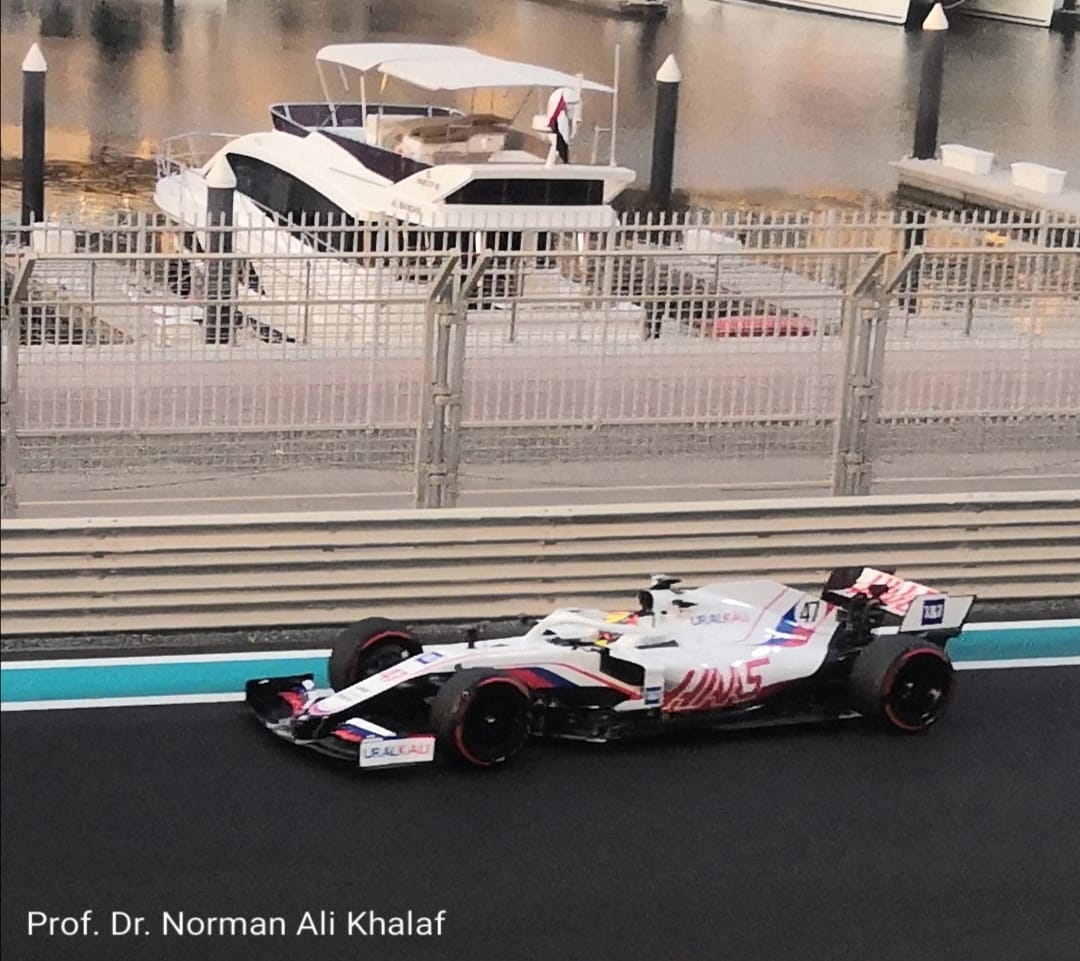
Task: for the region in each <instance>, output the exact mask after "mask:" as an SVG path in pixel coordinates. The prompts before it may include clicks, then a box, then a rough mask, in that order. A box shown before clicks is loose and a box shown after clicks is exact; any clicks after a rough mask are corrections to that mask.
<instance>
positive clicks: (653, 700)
mask: <svg viewBox="0 0 1080 961" xmlns="http://www.w3.org/2000/svg"><path fill="white" fill-rule="evenodd" d="M662 692H663V688H662V687H647V688H645V705H646V707H654V706H655V705H657V704H659V703H660V695H661V693H662Z"/></svg>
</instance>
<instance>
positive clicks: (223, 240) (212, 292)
mask: <svg viewBox="0 0 1080 961" xmlns="http://www.w3.org/2000/svg"><path fill="white" fill-rule="evenodd" d="M235 191H236V175H235V174H234V173H233V170H232V165H231V164H230V163H229V161H228V160H226V159H225V158H224V157H219V158H218V160H217V162H216V163H215V164H214V166H213V167H211V168H210V172H209V173H208V174H207V176H206V225H207V234H208V235H209V240H210V243H209V253H211V254H231V253H232V248H233V243H232V230H231V228H232V223H233V194H234V193H235ZM232 276H233V270H232V265H231V264H230V263H229V261H228V260H227V259H222V260H218V259H216V258H215V259H212V260H211V261H210V262H209V264H208V266H207V270H206V278H207V280H206V300H207V305H206V323H205V325H204V327H205V340H206V343H208V344H227V343H229V338H230V336H231V332H232V308H231V301H232V297H233V289H232Z"/></svg>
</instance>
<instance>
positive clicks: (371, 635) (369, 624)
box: [326, 617, 422, 691]
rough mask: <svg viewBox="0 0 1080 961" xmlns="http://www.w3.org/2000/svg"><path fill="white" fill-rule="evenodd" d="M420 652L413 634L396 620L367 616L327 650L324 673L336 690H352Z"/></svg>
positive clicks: (344, 631) (342, 634) (351, 626)
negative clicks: (327, 655)
mask: <svg viewBox="0 0 1080 961" xmlns="http://www.w3.org/2000/svg"><path fill="white" fill-rule="evenodd" d="M421 650H422V647H421V645H420V642H419V641H418V640H417V639H416V638H415V637H414V636H413V634H412V632H411V631H410V630H409V629H408V628H407V627H406V626H405V625H404V624H401V623H400V622H398V621H392V620H390V619H389V618H386V617H368V618H365V619H364V620H362V621H357V623H355V624H350V625H349V626H348V627H346V628H345V630H343V631H342V632H341V633H340V634H339V635H338V636H337V639H336V640H335V641H334V644H333V647H332V648H331V649H330V658H329V660H328V661H327V664H326V672H327V674H328V675H329V677H330V686H331V687H332V688H333V689H334V690H335V691H340V690H343V689H344V688H346V687H352V685H353V684H355V683H357V681H362V680H363V679H364V678H365V677H371V676H372V675H373V674H378V673H379V672H380V671H385V670H386V669H387V668H388V667H393V666H394V665H395V664H397V663H398V662H399V661H404V660H405V659H406V658H410V657H413V656H414V655H416V654H419V653H420V652H421Z"/></svg>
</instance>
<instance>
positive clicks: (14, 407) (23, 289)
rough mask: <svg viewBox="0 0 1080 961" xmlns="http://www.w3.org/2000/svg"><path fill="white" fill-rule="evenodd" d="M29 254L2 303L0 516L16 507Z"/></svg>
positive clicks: (31, 261)
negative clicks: (21, 353) (21, 358)
mask: <svg viewBox="0 0 1080 961" xmlns="http://www.w3.org/2000/svg"><path fill="white" fill-rule="evenodd" d="M34 263H35V260H34V258H33V257H28V258H26V259H25V260H23V261H22V262H21V263H20V264H19V266H18V269H17V270H16V273H15V277H14V280H13V281H12V284H11V289H10V290H8V291H6V293H7V299H6V302H5V303H4V305H3V307H4V313H5V315H6V317H5V320H6V323H5V325H4V326H5V328H6V330H5V334H6V340H7V351H6V353H5V354H4V367H3V376H2V378H0V380H2V384H0V429H2V430H3V435H4V449H3V458H2V459H0V516H2V517H14V516H15V513H16V511H17V510H18V508H19V421H20V420H21V417H20V410H19V346H20V344H19V342H20V340H21V339H22V330H23V314H24V313H25V311H26V300H27V291H28V290H29V287H30V278H31V277H32V276H33V273H34Z"/></svg>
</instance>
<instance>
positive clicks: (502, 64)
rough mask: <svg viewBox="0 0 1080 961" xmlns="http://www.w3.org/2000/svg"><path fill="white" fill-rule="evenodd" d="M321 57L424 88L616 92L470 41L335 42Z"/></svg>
mask: <svg viewBox="0 0 1080 961" xmlns="http://www.w3.org/2000/svg"><path fill="white" fill-rule="evenodd" d="M316 60H317V61H318V62H319V63H330V64H336V65H337V66H339V67H349V68H351V69H353V70H358V71H360V72H361V73H366V72H367V71H368V70H377V71H378V72H379V73H383V74H386V75H387V76H390V77H396V78H397V79H398V80H403V81H405V82H406V83H411V84H413V85H414V86H417V87H422V88H424V89H425V90H474V89H480V88H485V87H570V88H571V89H581V90H595V91H600V92H602V93H613V92H614V89H613V88H612V87H609V86H607V85H606V84H602V83H596V82H595V81H592V80H584V79H582V78H581V77H578V76H575V75H574V74H570V73H563V72H562V71H561V70H552V69H551V68H549V67H538V66H534V65H533V64H529V63H519V62H517V61H514V60H503V59H501V58H500V57H490V56H488V55H487V54H485V53H477V52H476V51H475V50H470V49H469V48H468V47H455V46H448V45H443V44H437V43H334V44H330V45H329V46H327V47H323V48H322V49H321V50H320V51H319V52H318V54H316Z"/></svg>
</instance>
